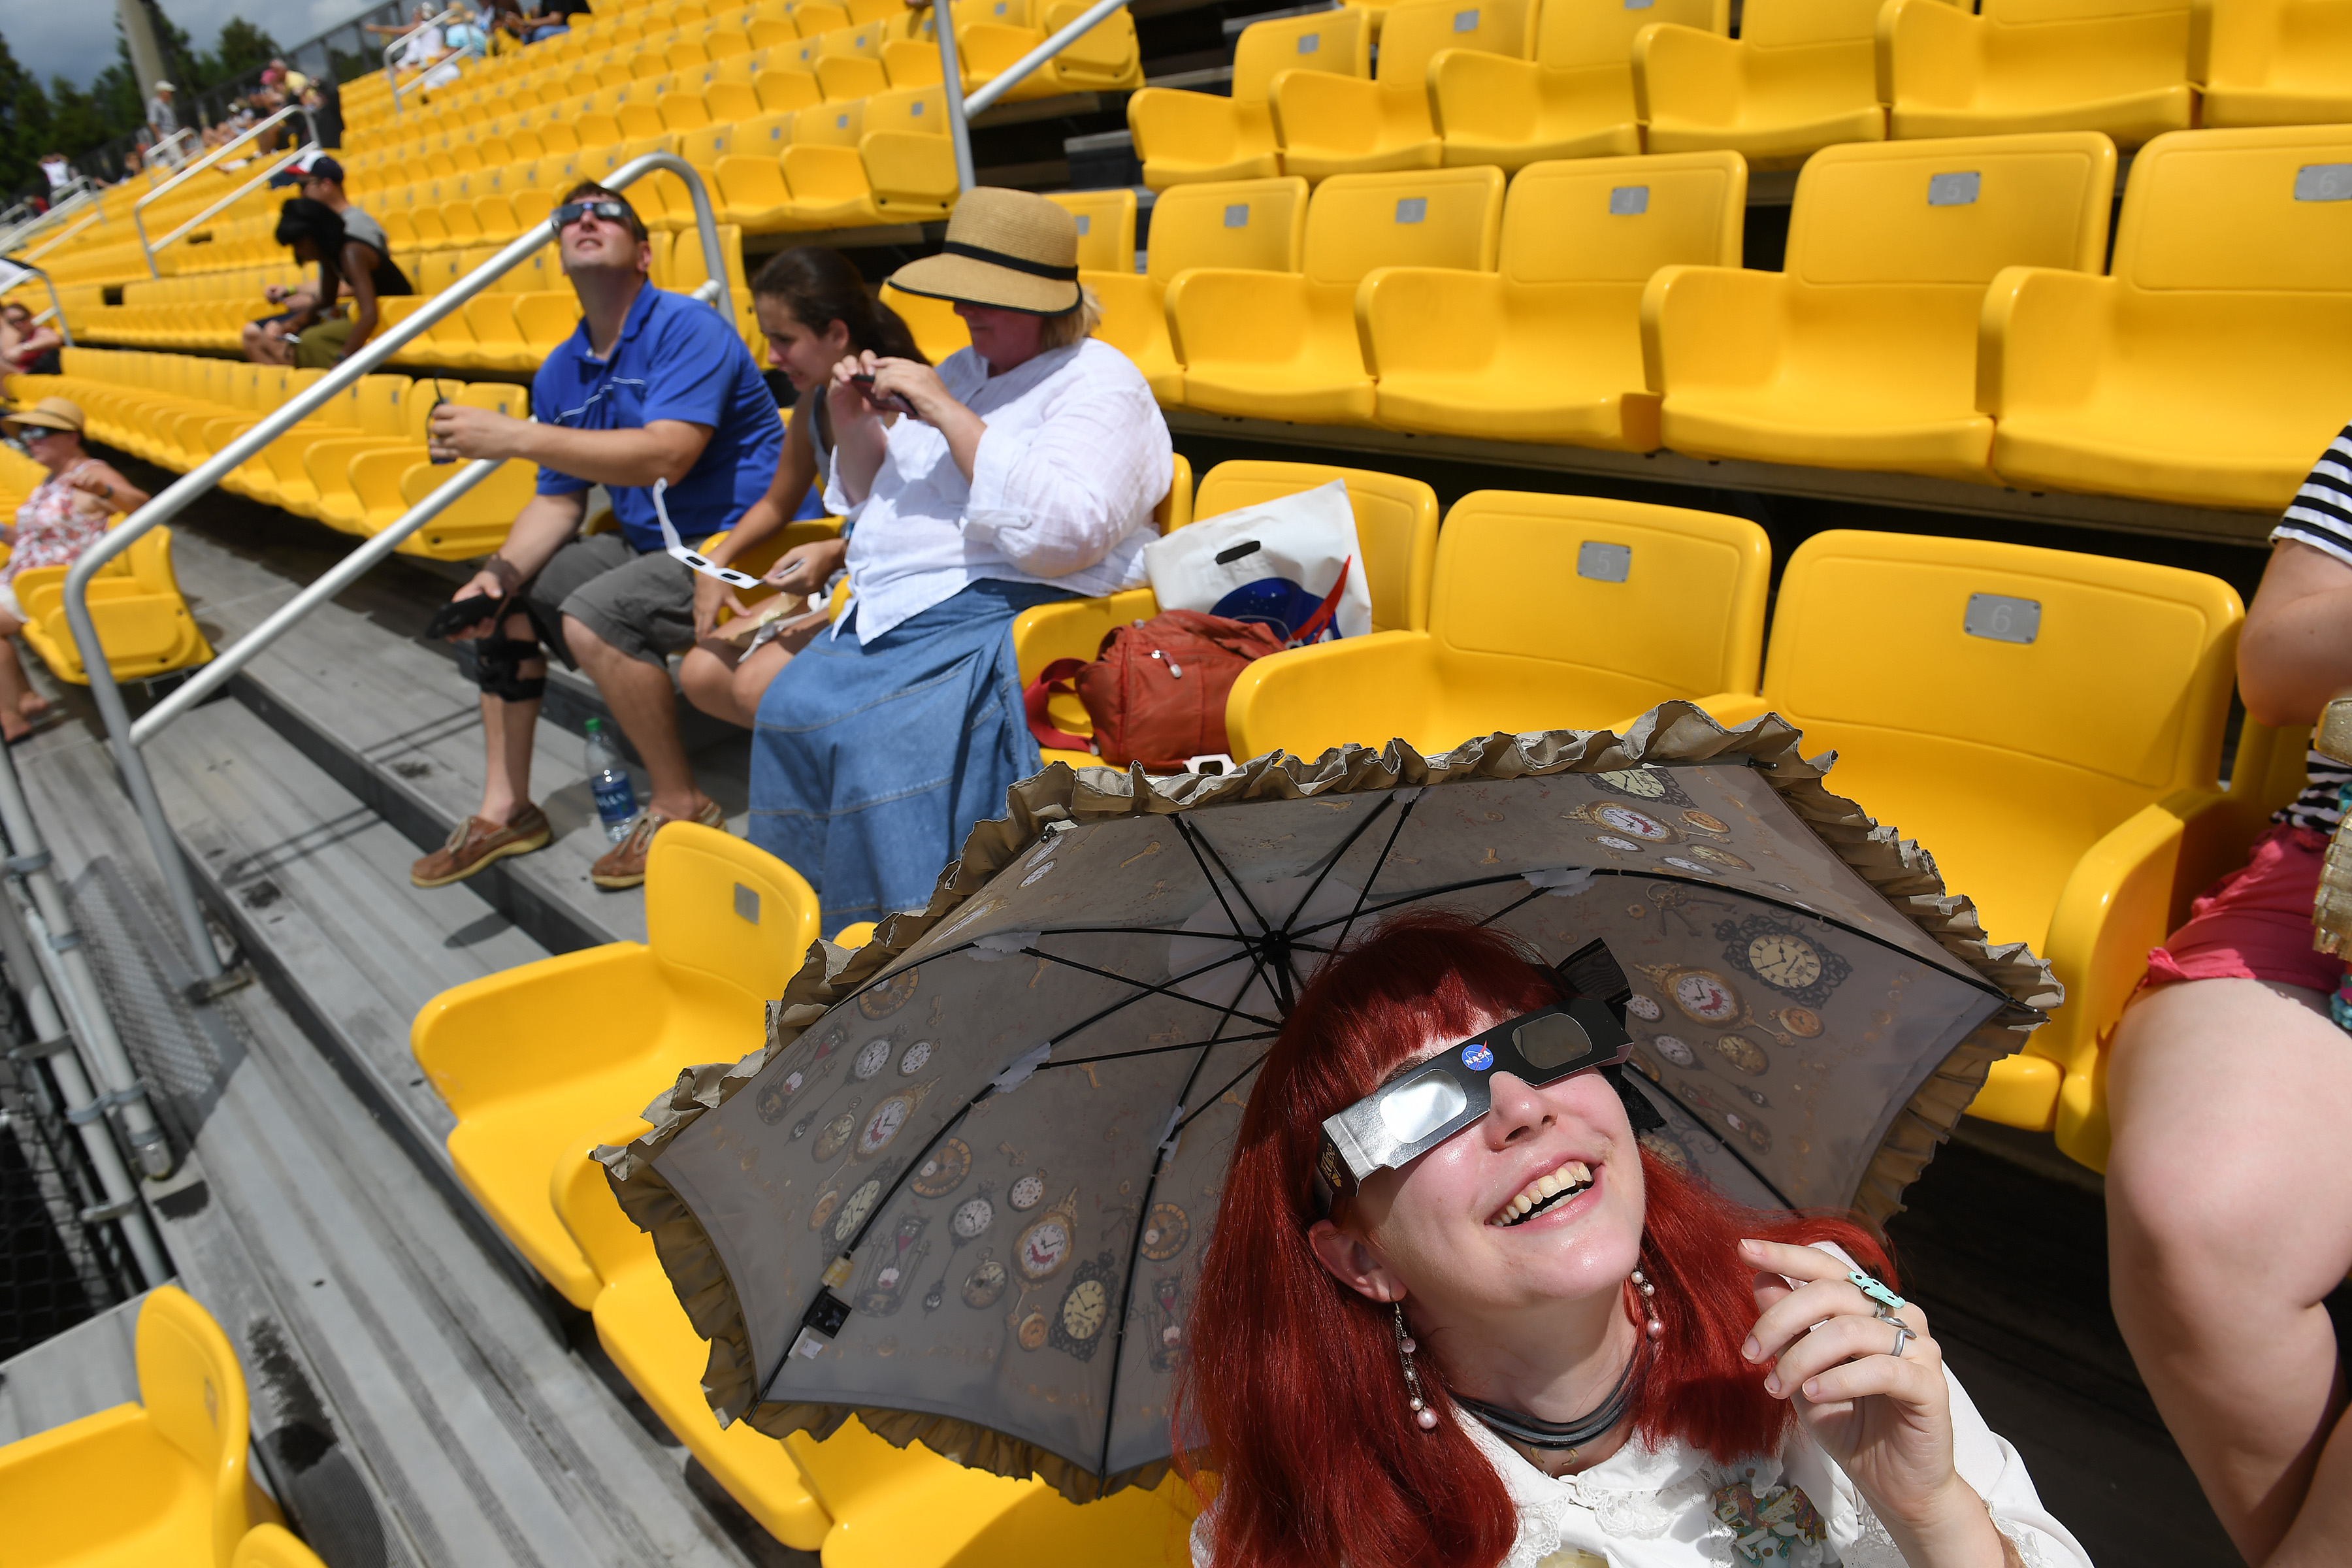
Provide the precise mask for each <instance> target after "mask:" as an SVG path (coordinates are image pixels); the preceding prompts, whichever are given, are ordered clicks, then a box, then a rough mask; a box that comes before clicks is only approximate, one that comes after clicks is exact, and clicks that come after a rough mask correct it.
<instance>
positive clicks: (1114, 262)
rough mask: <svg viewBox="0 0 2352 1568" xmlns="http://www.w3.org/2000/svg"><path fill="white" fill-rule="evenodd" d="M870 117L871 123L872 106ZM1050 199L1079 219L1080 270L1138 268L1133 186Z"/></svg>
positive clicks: (1065, 193)
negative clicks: (1136, 263)
mask: <svg viewBox="0 0 2352 1568" xmlns="http://www.w3.org/2000/svg"><path fill="white" fill-rule="evenodd" d="M932 90H934V91H937V90H938V89H932ZM868 119H869V122H870V120H871V106H870V105H869V106H868ZM1046 200H1048V201H1050V202H1052V203H1053V204H1054V205H1056V206H1058V207H1060V208H1062V209H1063V210H1064V211H1066V212H1067V213H1068V214H1069V215H1070V216H1071V217H1072V218H1074V219H1075V220H1076V223H1077V226H1078V269H1079V270H1080V271H1082V272H1132V271H1134V270H1135V191H1134V189H1133V188H1132V187H1130V186H1126V185H1122V186H1120V187H1119V188H1118V189H1117V190H1111V191H1057V192H1055V194H1054V195H1050V196H1048V197H1046Z"/></svg>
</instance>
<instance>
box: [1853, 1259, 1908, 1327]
mask: <svg viewBox="0 0 2352 1568" xmlns="http://www.w3.org/2000/svg"><path fill="white" fill-rule="evenodd" d="M1846 1280H1847V1282H1848V1283H1849V1284H1851V1285H1853V1288H1854V1289H1857V1290H1859V1291H1861V1292H1862V1293H1863V1294H1864V1295H1865V1296H1867V1297H1869V1298H1870V1299H1871V1300H1872V1301H1873V1302H1874V1303H1876V1305H1877V1308H1878V1312H1877V1315H1878V1316H1879V1317H1882V1318H1891V1317H1893V1316H1894V1315H1895V1313H1897V1312H1899V1311H1901V1310H1903V1309H1904V1308H1906V1307H1907V1306H1909V1305H1910V1304H1911V1303H1910V1302H1908V1301H1906V1300H1904V1299H1903V1298H1902V1297H1900V1296H1898V1295H1896V1294H1895V1292H1894V1291H1892V1290H1889V1289H1887V1288H1886V1287H1885V1286H1884V1285H1882V1284H1880V1283H1879V1282H1878V1281H1877V1280H1875V1279H1872V1278H1871V1277H1870V1276H1869V1275H1867V1274H1864V1272H1863V1271H1862V1270H1861V1269H1859V1268H1857V1269H1855V1270H1853V1272H1852V1273H1851V1274H1848V1275H1847V1276H1846Z"/></svg>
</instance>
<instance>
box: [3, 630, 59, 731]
mask: <svg viewBox="0 0 2352 1568" xmlns="http://www.w3.org/2000/svg"><path fill="white" fill-rule="evenodd" d="M24 629H25V623H24V622H22V621H20V620H18V619H16V617H15V616H8V615H0V740H5V741H15V740H20V739H22V738H23V737H25V736H26V735H29V734H31V733H32V731H33V727H32V726H31V725H30V724H27V723H26V722H25V721H26V720H27V719H32V718H37V717H39V716H40V715H41V714H43V713H45V712H47V711H48V707H49V705H48V703H47V701H46V700H43V699H42V697H41V696H40V694H39V693H37V692H36V691H35V690H34V689H33V683H32V682H31V681H29V680H27V679H26V678H25V666H24V664H23V662H22V661H21V660H19V659H18V658H17V657H16V634H17V633H18V632H21V631H23V630H24Z"/></svg>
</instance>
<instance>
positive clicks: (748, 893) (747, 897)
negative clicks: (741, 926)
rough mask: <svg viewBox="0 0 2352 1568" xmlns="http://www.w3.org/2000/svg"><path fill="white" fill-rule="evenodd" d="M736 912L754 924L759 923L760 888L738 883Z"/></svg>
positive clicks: (736, 888)
mask: <svg viewBox="0 0 2352 1568" xmlns="http://www.w3.org/2000/svg"><path fill="white" fill-rule="evenodd" d="M735 912H736V913H737V914H739V915H740V916H742V917H743V919H745V920H747V921H751V923H752V924H753V925H758V924H759V923H760V890H759V889H757V888H747V887H745V886H744V885H743V884H742V883H740V882H738V883H736V884H735Z"/></svg>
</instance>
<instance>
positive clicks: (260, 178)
mask: <svg viewBox="0 0 2352 1568" xmlns="http://www.w3.org/2000/svg"><path fill="white" fill-rule="evenodd" d="M318 150H319V144H318V143H317V142H303V143H302V144H301V145H300V146H299V147H297V148H295V149H293V150H292V151H291V152H289V153H282V154H280V155H279V157H278V161H277V162H276V163H272V164H270V165H269V167H268V168H267V169H264V170H262V171H261V173H259V174H256V175H254V176H253V178H251V179H249V180H247V181H246V183H245V184H241V185H239V186H237V188H236V189H235V190H233V191H231V192H230V193H229V194H228V195H225V196H223V197H222V198H221V199H220V200H218V201H216V202H215V203H214V204H213V205H210V206H208V207H206V208H205V210H204V211H202V212H200V213H198V214H197V215H196V216H194V217H192V218H190V219H189V220H188V221H187V222H185V223H184V224H182V225H181V226H179V227H177V228H175V229H173V231H172V232H171V233H169V234H167V235H165V236H164V237H163V238H161V239H159V240H157V241H156V242H155V243H154V244H153V245H152V246H149V247H147V270H148V271H150V272H155V253H156V252H157V251H159V250H161V249H163V247H165V246H167V245H169V244H171V243H172V242H173V240H175V239H178V238H179V237H181V236H182V235H184V234H187V233H188V232H190V231H191V230H193V229H195V228H199V227H201V226H204V225H205V224H207V223H210V222H211V221H212V219H213V215H215V213H220V212H225V211H226V210H227V209H228V208H230V207H233V206H235V205H236V204H237V203H239V202H241V201H243V200H245V198H246V197H247V196H248V195H252V194H253V193H254V192H255V191H256V190H257V189H259V188H260V187H261V186H263V185H266V184H268V183H269V182H270V181H272V180H274V179H276V178H277V177H278V174H279V173H280V172H281V171H283V170H286V169H290V168H292V167H293V166H294V165H295V164H296V163H299V162H301V161H302V160H303V159H305V158H307V157H309V156H310V155H311V154H312V153H316V152H317V151H318ZM140 240H141V242H142V244H143V243H144V242H145V240H146V236H145V235H143V234H142V235H141V236H140ZM155 275H156V276H157V277H159V278H160V277H162V276H163V274H162V273H160V272H156V273H155Z"/></svg>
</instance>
